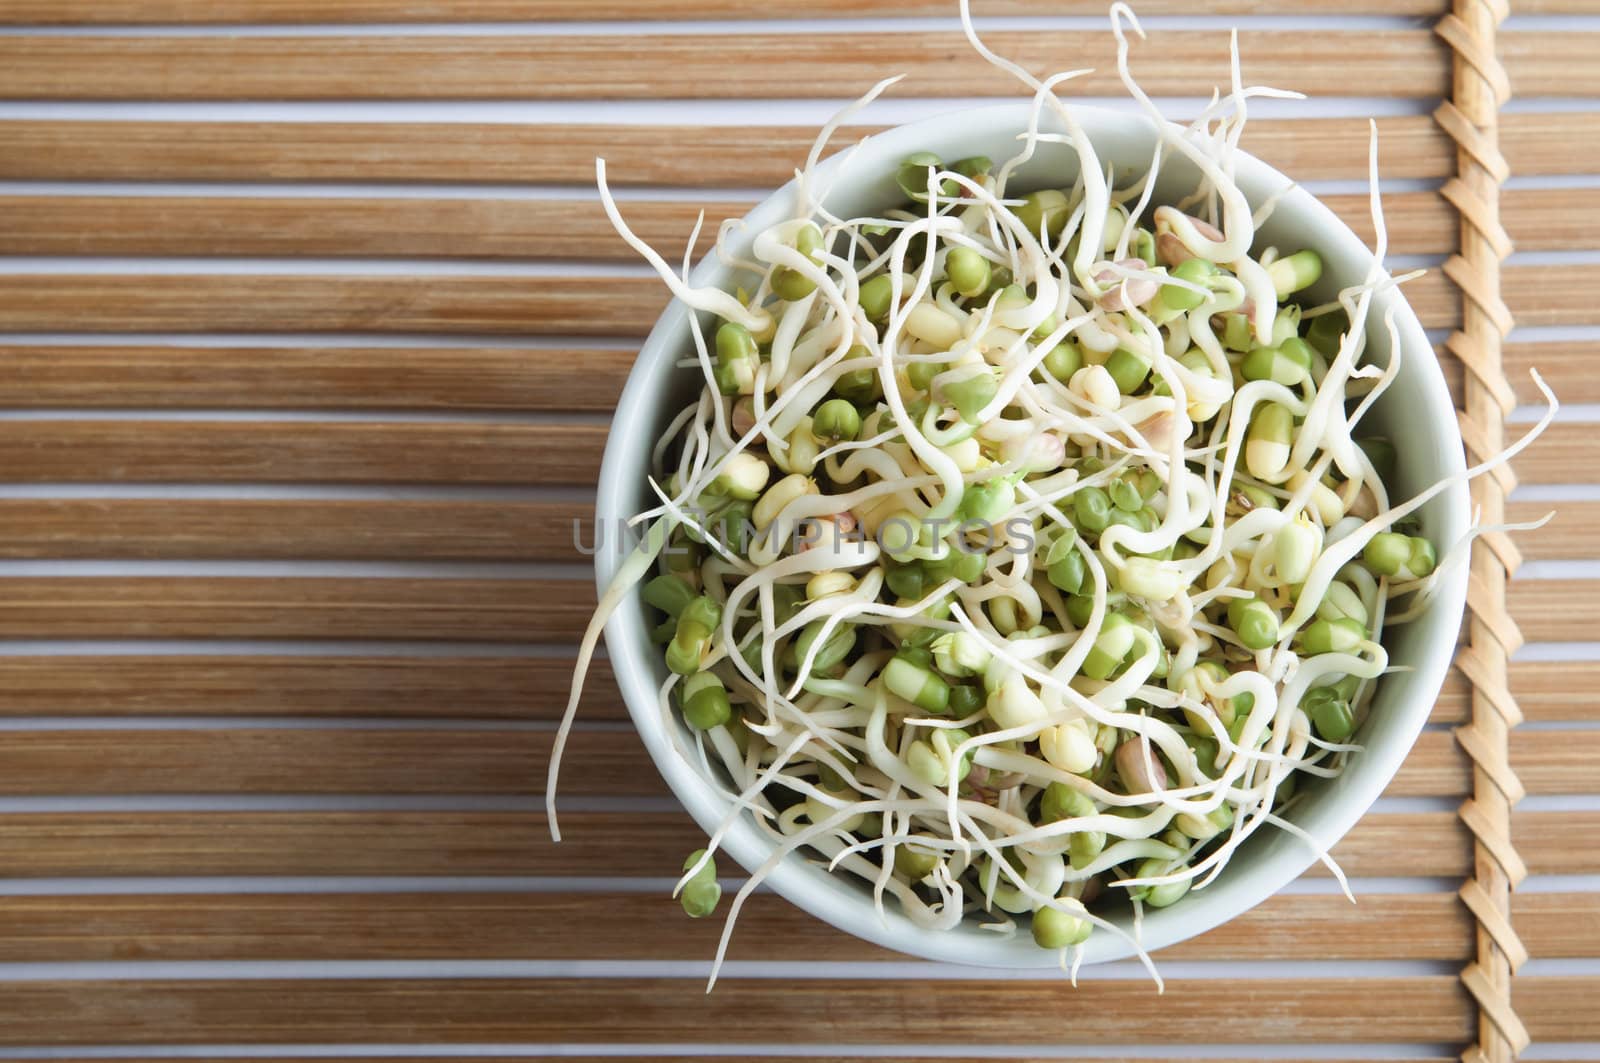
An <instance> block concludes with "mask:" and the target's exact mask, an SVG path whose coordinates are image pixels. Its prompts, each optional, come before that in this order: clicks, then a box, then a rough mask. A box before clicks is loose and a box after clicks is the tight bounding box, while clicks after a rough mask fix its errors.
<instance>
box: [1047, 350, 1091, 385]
mask: <svg viewBox="0 0 1600 1063" xmlns="http://www.w3.org/2000/svg"><path fill="white" fill-rule="evenodd" d="M1043 365H1044V371H1045V372H1046V373H1049V374H1050V375H1051V376H1053V377H1055V378H1056V379H1057V380H1059V381H1061V382H1062V383H1063V384H1065V383H1066V382H1067V381H1069V380H1071V379H1072V374H1073V373H1076V372H1077V371H1078V370H1080V369H1082V368H1083V351H1082V350H1080V349H1079V348H1078V345H1077V344H1075V343H1069V342H1067V341H1065V340H1063V341H1062V342H1060V343H1058V344H1056V345H1055V346H1054V347H1052V348H1050V353H1049V354H1047V355H1045V356H1044V362H1043Z"/></svg>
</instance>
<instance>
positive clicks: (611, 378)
mask: <svg viewBox="0 0 1600 1063" xmlns="http://www.w3.org/2000/svg"><path fill="white" fill-rule="evenodd" d="M617 342H618V344H619V346H617V347H611V348H604V347H571V346H567V345H563V344H557V345H555V346H550V347H502V346H471V347H426V346H423V347H412V346H379V347H316V346H309V347H261V346H219V345H215V344H209V343H205V342H203V341H197V342H196V344H195V345H193V346H165V347H157V346H147V345H136V344H130V345H123V344H108V345H102V346H80V345H73V346H54V345H52V346H48V347H46V346H17V345H0V358H3V359H4V360H5V363H6V365H7V367H8V368H9V370H10V372H9V373H8V374H7V378H6V379H5V380H3V381H0V401H3V402H4V403H5V405H7V406H11V407H18V408H30V409H46V408H51V407H71V408H74V409H95V408H130V407H132V408H142V409H220V408H235V409H296V410H316V409H361V410H421V411H440V412H444V411H452V410H462V411H473V412H485V411H494V410H518V411H546V410H574V411H585V412H608V411H610V410H611V409H612V407H613V406H614V404H615V402H616V398H617V395H618V394H619V393H620V392H621V390H622V383H623V380H624V379H625V378H626V376H627V373H628V371H629V370H630V369H631V368H632V366H633V360H634V353H635V349H636V346H637V345H636V344H635V343H634V342H632V341H628V340H619V341H617ZM1596 357H1600V342H1591V341H1571V342H1540V343H1521V344H1512V345H1511V346H1510V347H1509V349H1508V351H1507V357H1506V363H1507V373H1508V378H1509V381H1510V383H1511V385H1512V387H1513V388H1514V389H1515V390H1516V391H1517V392H1518V394H1519V396H1520V397H1521V399H1522V401H1523V402H1525V403H1535V402H1540V401H1542V400H1541V398H1540V396H1539V393H1538V391H1537V389H1536V388H1535V387H1534V385H1533V383H1532V381H1531V378H1530V377H1529V375H1528V370H1529V369H1530V368H1537V369H1538V371H1539V372H1540V374H1541V375H1542V376H1543V377H1544V378H1545V380H1546V382H1547V383H1548V384H1549V385H1550V387H1551V388H1553V389H1554V390H1555V392H1556V393H1557V394H1558V395H1559V396H1561V399H1562V401H1563V402H1568V403H1582V402H1596V401H1600V375H1597V374H1595V373H1593V372H1590V371H1589V370H1590V367H1591V366H1592V364H1593V363H1594V360H1595V358H1596ZM1439 360H1440V365H1441V366H1442V367H1443V369H1444V371H1445V377H1446V380H1447V382H1448V383H1449V384H1450V386H1451V388H1452V390H1454V391H1455V392H1456V393H1457V394H1459V389H1460V386H1461V374H1462V371H1463V370H1462V368H1461V364H1460V362H1459V361H1457V359H1456V358H1455V357H1454V355H1452V354H1450V353H1449V352H1448V351H1443V350H1441V351H1440V352H1439ZM574 366H578V367H580V368H581V370H582V371H581V372H575V371H574Z"/></svg>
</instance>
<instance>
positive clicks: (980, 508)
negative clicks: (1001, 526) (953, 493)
mask: <svg viewBox="0 0 1600 1063" xmlns="http://www.w3.org/2000/svg"><path fill="white" fill-rule="evenodd" d="M1016 504H1017V488H1016V485H1015V484H1013V483H1012V482H1011V481H1010V480H1008V479H1005V478H1004V477H1002V478H1000V479H995V480H985V481H984V482H983V483H980V484H972V485H971V486H969V487H968V488H967V489H966V491H965V492H964V493H963V494H962V496H961V515H962V516H963V517H964V518H965V519H967V520H976V521H983V522H984V523H986V524H994V523H995V522H997V521H1000V520H1003V519H1004V518H1005V516H1006V514H1007V513H1010V512H1011V510H1012V509H1013V508H1015V506H1016Z"/></svg>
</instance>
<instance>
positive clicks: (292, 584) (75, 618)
mask: <svg viewBox="0 0 1600 1063" xmlns="http://www.w3.org/2000/svg"><path fill="white" fill-rule="evenodd" d="M0 597H3V598H4V600H5V601H6V603H7V606H8V608H7V609H6V610H5V611H4V612H0V637H9V638H89V639H93V638H111V637H116V636H117V635H119V634H121V635H124V636H126V637H130V638H192V639H212V638H244V639H249V638H263V639H271V638H308V639H315V638H338V639H444V640H461V639H466V640H484V641H511V642H516V641H535V642H553V641H575V640H576V639H577V637H578V636H579V635H580V634H581V633H582V631H583V628H584V627H585V626H586V625H587V623H588V620H589V614H590V612H591V611H592V610H593V608H594V600H595V595H594V589H593V585H592V584H591V583H589V582H588V581H587V580H541V579H473V578H440V579H411V578H400V577H395V578H366V579H363V578H315V577H281V578H270V579H269V578H256V577H210V576H193V577H181V576H127V577H122V576H92V577H91V576H83V577H75V578H72V579H51V578H47V577H17V578H9V579H0ZM1508 601H1509V604H1510V609H1511V613H1512V616H1513V617H1515V618H1516V619H1517V621H1518V623H1519V624H1520V625H1521V626H1522V632H1523V635H1524V636H1526V637H1527V638H1528V639H1529V640H1532V641H1543V642H1567V641H1572V642H1581V641H1585V640H1586V639H1587V638H1588V636H1589V635H1590V634H1591V633H1592V632H1593V631H1594V629H1595V627H1596V625H1600V596H1597V595H1595V594H1594V593H1593V590H1592V588H1590V587H1589V586H1588V585H1587V584H1586V583H1585V582H1583V581H1576V582H1574V581H1567V580H1518V581H1516V582H1514V583H1512V584H1511V587H1510V592H1509V594H1508Z"/></svg>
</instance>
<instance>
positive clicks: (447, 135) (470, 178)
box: [0, 111, 1600, 188]
mask: <svg viewBox="0 0 1600 1063" xmlns="http://www.w3.org/2000/svg"><path fill="white" fill-rule="evenodd" d="M1377 124H1378V138H1379V153H1380V166H1381V170H1382V173H1383V176H1384V177H1386V178H1444V177H1448V176H1450V175H1453V174H1454V173H1455V153H1454V150H1453V147H1452V144H1451V142H1450V140H1449V138H1447V137H1446V136H1445V135H1444V134H1443V133H1442V132H1441V131H1440V130H1439V128H1438V126H1437V125H1435V124H1434V122H1433V120H1432V119H1430V118H1426V117H1420V116H1419V117H1410V116H1398V117H1385V118H1379V119H1378V120H1377ZM879 128H881V127H877V126H868V127H847V128H846V129H845V130H843V131H842V132H841V133H840V134H839V135H837V136H836V137H835V138H834V141H833V143H832V145H831V147H833V148H834V149H835V150H837V149H838V148H841V147H843V146H845V145H847V144H849V143H851V142H852V140H853V139H855V138H859V137H861V136H865V135H867V134H868V133H870V132H873V131H875V130H876V129H879ZM815 135H816V130H815V129H814V128H811V127H808V126H681V125H625V124H616V125H593V124H587V125H586V124H573V125H519V124H489V123H481V122H459V123H442V122H432V123H417V122H228V121H213V122H186V121H94V120H90V121H71V122H62V121H38V120H27V121H0V179H11V180H42V181H49V180H61V181H95V180H101V181H384V182H390V181H446V182H517V183H522V182H531V183H549V184H576V185H582V186H584V187H593V185H594V160H595V157H596V156H604V157H605V158H606V159H607V161H608V163H609V165H608V168H607V178H608V179H609V180H610V181H612V182H615V183H616V184H618V185H652V184H664V185H691V186H697V187H741V188H775V187H777V186H778V185H780V184H782V183H783V182H785V181H787V180H788V179H789V178H790V177H791V176H793V174H794V168H795V166H797V165H798V164H799V163H800V162H801V161H803V160H804V158H805V155H806V152H807V151H808V150H809V148H810V146H811V141H812V139H813V137H814V136H815ZM1597 135H1600V113H1587V114H1585V113H1578V112H1571V111H1557V112H1549V113H1527V114H1509V115H1506V116H1504V118H1503V119H1502V128H1501V133H1500V139H1501V144H1502V148H1503V150H1504V151H1505V152H1506V154H1507V157H1508V158H1509V159H1510V161H1511V164H1512V166H1513V167H1514V168H1515V172H1516V173H1517V174H1519V175H1529V174H1583V173H1590V172H1593V170H1594V164H1593V159H1591V158H1590V157H1589V155H1588V153H1586V152H1582V151H1574V150H1572V145H1573V144H1582V143H1590V142H1592V141H1593V140H1594V139H1595V137H1596V136H1597ZM1368 136H1369V132H1368V127H1367V121H1366V119H1362V118H1300V119H1267V118H1263V119H1255V120H1252V121H1251V122H1250V125H1249V129H1248V131H1247V132H1246V133H1245V138H1244V147H1245V148H1246V149H1247V150H1248V151H1250V152H1251V153H1252V154H1254V155H1256V156H1258V157H1260V158H1262V159H1265V160H1266V161H1267V162H1269V163H1271V164H1272V165H1274V166H1276V167H1277V168H1278V169H1280V170H1282V171H1283V172H1285V173H1287V174H1289V175H1290V176H1292V177H1294V178H1295V179H1297V180H1301V181H1306V180H1313V179H1334V178H1342V179H1347V180H1348V179H1353V180H1365V179H1366V177H1367V146H1368ZM464 159H470V160H471V164H470V165H463V162H462V160H464Z"/></svg>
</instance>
